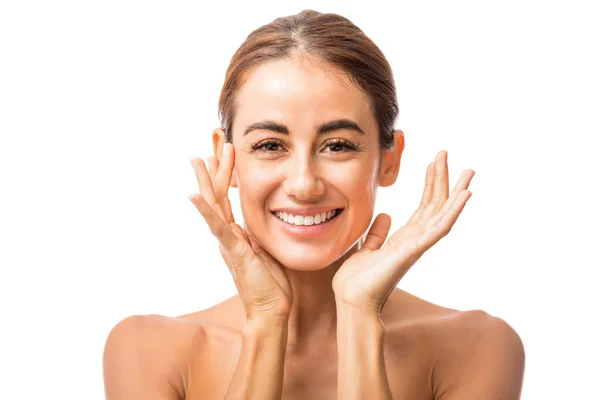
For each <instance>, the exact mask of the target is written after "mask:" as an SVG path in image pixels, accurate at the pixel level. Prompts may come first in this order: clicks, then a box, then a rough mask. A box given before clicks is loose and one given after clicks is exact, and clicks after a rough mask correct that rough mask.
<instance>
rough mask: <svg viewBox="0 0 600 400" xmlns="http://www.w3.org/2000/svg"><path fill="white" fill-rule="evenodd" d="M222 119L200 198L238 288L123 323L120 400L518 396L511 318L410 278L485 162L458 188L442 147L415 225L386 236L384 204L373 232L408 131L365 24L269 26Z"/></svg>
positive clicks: (196, 200)
mask: <svg viewBox="0 0 600 400" xmlns="http://www.w3.org/2000/svg"><path fill="white" fill-rule="evenodd" d="M219 112H220V118H221V122H222V128H219V129H216V130H215V131H214V132H213V135H212V139H213V146H214V154H215V157H213V158H209V163H208V170H207V168H206V166H205V164H204V161H203V160H201V159H199V158H195V159H193V160H192V161H191V162H192V165H193V168H194V170H195V173H196V176H197V179H198V183H199V186H200V194H199V195H192V196H190V200H191V201H192V202H193V204H194V205H195V206H196V207H197V209H198V211H199V212H200V214H201V215H202V217H203V218H204V220H205V222H206V223H207V224H208V226H209V227H210V229H211V231H212V233H213V234H214V235H215V236H216V237H217V238H218V239H219V241H220V250H221V254H222V256H223V258H224V260H225V262H226V264H227V265H228V267H229V269H230V271H231V273H232V276H233V278H234V281H235V283H236V287H237V289H238V292H239V295H236V296H234V297H232V298H230V299H228V300H226V301H224V302H222V303H220V304H218V305H215V306H213V307H211V308H209V309H206V310H202V311H199V312H196V313H193V314H188V315H183V316H180V317H177V318H167V317H163V316H156V315H149V316H132V317H129V318H126V319H125V320H123V321H121V322H120V323H118V324H117V325H116V326H115V328H113V330H112V331H111V333H110V335H109V337H108V339H107V343H106V347H105V352H104V379H105V389H106V396H107V399H109V400H116V399H147V400H151V399H165V400H166V399H224V398H225V399H260V400H263V399H264V400H268V399H281V398H284V399H335V398H337V399H344V400H347V399H423V400H424V399H428V400H429V399H444V400H456V399H482V400H484V399H518V398H519V396H520V391H521V384H522V378H523V369H524V351H523V346H522V343H521V341H520V339H519V337H518V335H517V334H516V333H515V332H514V330H513V329H512V328H511V327H510V326H509V325H508V324H507V323H505V322H504V321H503V320H501V319H499V318H496V317H492V316H490V315H488V314H486V313H485V312H483V311H467V312H461V311H458V310H453V309H449V308H444V307H440V306H437V305H434V304H432V303H429V302H427V301H425V300H422V299H420V298H417V297H415V296H412V295H410V294H409V293H407V292H404V291H402V290H400V289H398V288H396V285H397V284H398V282H399V280H400V279H401V278H402V276H403V275H404V274H405V273H406V272H407V270H408V269H409V268H410V267H411V266H412V265H413V264H414V263H415V262H416V261H417V259H419V257H421V255H423V253H424V252H425V251H426V250H427V249H429V248H430V247H431V246H433V245H434V244H435V243H436V242H438V241H439V240H440V239H441V238H442V237H443V236H445V235H446V234H447V233H448V232H449V231H450V229H451V227H452V226H453V224H454V223H455V221H456V219H457V218H458V215H459V214H460V213H461V211H462V210H463V207H464V205H465V203H466V202H467V200H468V198H469V197H470V195H471V192H470V191H469V190H468V189H467V188H468V186H469V183H470V181H471V179H472V178H473V175H474V173H475V172H474V171H473V170H465V171H463V173H462V174H461V176H460V178H459V180H458V182H457V184H456V186H455V187H454V189H453V191H452V192H451V193H449V183H448V169H447V168H448V167H447V152H445V151H441V152H439V153H438V154H437V155H436V157H435V160H434V161H433V162H432V163H430V164H429V166H428V167H427V171H426V174H425V175H426V179H425V189H424V191H423V196H422V201H421V204H420V206H419V207H418V209H417V210H416V212H415V213H414V214H413V215H412V217H411V218H410V220H409V221H408V223H407V224H406V226H404V227H402V228H401V229H400V230H398V231H396V232H393V234H392V235H391V236H390V237H389V238H387V236H388V233H390V232H389V230H390V225H391V220H390V217H389V216H388V215H387V214H379V215H378V216H377V217H376V218H375V219H374V221H373V223H372V224H371V221H372V218H373V213H374V207H375V197H376V192H377V188H378V187H379V186H390V185H392V184H393V183H394V182H395V180H396V177H397V175H398V171H399V168H400V159H401V156H402V151H403V149H404V136H403V133H402V131H400V130H394V128H393V123H394V121H395V119H396V116H397V114H398V105H397V100H396V93H395V86H394V80H393V76H392V71H391V68H390V66H389V64H388V63H387V61H386V59H385V57H384V56H383V54H382V53H381V51H380V50H379V49H378V48H377V47H376V46H375V44H374V43H373V42H372V41H371V40H370V39H369V38H367V37H366V36H365V35H364V33H363V32H362V31H360V30H359V29H358V28H357V27H356V26H354V25H353V24H352V23H351V22H350V21H348V20H347V19H345V18H343V17H341V16H339V15H336V14H321V13H318V12H315V11H310V10H305V11H303V12H301V13H299V14H297V15H294V16H290V17H286V18H279V19H276V20H275V21H273V22H272V23H270V24H268V25H266V26H263V27H261V28H259V29H257V30H255V31H254V32H252V33H251V34H250V35H249V37H248V38H247V40H246V41H245V42H244V43H243V44H242V46H241V47H240V49H238V51H237V52H236V53H235V55H234V56H233V58H232V60H231V64H230V66H229V69H228V71H227V74H226V79H225V84H224V86H223V91H222V93H221V98H220V100H219ZM229 186H231V187H237V188H238V189H239V194H240V202H241V207H242V213H243V215H244V225H245V226H244V228H241V227H240V226H239V225H237V224H236V223H235V222H234V220H233V216H232V212H231V207H230V204H229V200H228V197H227V192H228V187H229ZM369 226H370V228H369ZM386 238H387V242H386ZM384 242H385V245H384ZM207 267H212V266H207Z"/></svg>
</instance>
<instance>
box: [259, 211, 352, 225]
mask: <svg viewBox="0 0 600 400" xmlns="http://www.w3.org/2000/svg"><path fill="white" fill-rule="evenodd" d="M343 211H344V209H343V208H336V209H334V210H332V211H328V212H326V213H320V214H318V216H317V215H313V216H308V217H304V216H300V215H297V216H293V215H291V214H287V213H283V212H279V211H278V212H275V211H271V214H273V216H275V218H278V219H279V220H281V222H284V223H286V224H288V225H290V226H318V225H323V224H328V223H329V222H330V221H333V220H334V219H336V218H337V217H338V216H339V215H340V214H341V213H342V212H343Z"/></svg>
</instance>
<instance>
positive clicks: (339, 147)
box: [326, 140, 357, 153]
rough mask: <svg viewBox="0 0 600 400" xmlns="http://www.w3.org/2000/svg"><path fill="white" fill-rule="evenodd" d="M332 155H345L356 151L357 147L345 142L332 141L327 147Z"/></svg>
mask: <svg viewBox="0 0 600 400" xmlns="http://www.w3.org/2000/svg"><path fill="white" fill-rule="evenodd" d="M326 146H327V147H328V148H329V149H330V150H331V151H330V152H331V153H344V152H346V151H356V149H357V147H356V146H355V145H354V144H352V143H350V142H347V141H345V140H332V141H329V142H328V143H327V145H326Z"/></svg>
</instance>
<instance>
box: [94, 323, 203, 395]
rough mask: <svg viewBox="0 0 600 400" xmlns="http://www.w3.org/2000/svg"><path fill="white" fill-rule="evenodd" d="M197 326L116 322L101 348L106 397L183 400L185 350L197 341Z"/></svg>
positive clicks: (200, 331)
mask: <svg viewBox="0 0 600 400" xmlns="http://www.w3.org/2000/svg"><path fill="white" fill-rule="evenodd" d="M204 334H205V330H204V329H203V326H202V324H201V323H198V322H196V321H193V320H190V319H186V318H181V317H166V316H163V315H155V314H152V315H132V316H129V317H127V318H125V319H123V320H121V321H119V322H118V323H117V324H116V325H115V326H114V327H113V328H112V330H111V331H110V333H109V335H108V338H107V339H106V343H105V345H104V354H103V372H104V388H105V392H106V398H107V399H109V400H112V399H115V400H116V399H126V398H145V399H157V400H158V399H161V400H167V399H174V400H175V399H183V398H185V389H186V387H187V383H188V382H187V379H188V378H187V373H186V371H187V357H188V354H189V350H190V348H192V347H194V346H195V345H196V344H197V343H199V342H202V338H203V336H204Z"/></svg>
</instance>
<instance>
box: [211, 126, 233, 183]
mask: <svg viewBox="0 0 600 400" xmlns="http://www.w3.org/2000/svg"><path fill="white" fill-rule="evenodd" d="M212 141H213V153H214V155H215V158H216V159H217V161H219V163H220V162H221V155H222V154H223V146H224V145H225V131H224V130H223V129H222V128H217V129H215V130H214V131H213V133H212ZM229 186H230V187H234V188H236V187H238V186H237V172H236V170H235V152H234V164H233V173H232V174H231V180H230V181H229Z"/></svg>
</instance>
